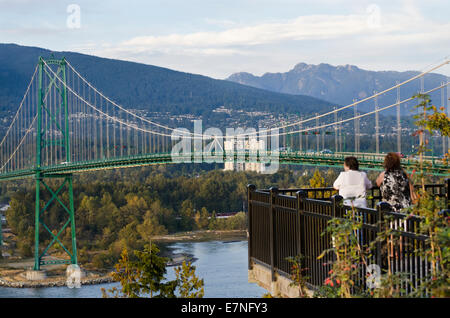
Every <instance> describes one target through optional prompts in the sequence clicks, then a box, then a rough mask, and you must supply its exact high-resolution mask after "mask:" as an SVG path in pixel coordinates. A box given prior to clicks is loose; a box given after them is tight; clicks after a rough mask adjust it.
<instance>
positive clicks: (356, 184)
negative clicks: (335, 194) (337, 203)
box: [333, 157, 372, 208]
mask: <svg viewBox="0 0 450 318" xmlns="http://www.w3.org/2000/svg"><path fill="white" fill-rule="evenodd" d="M358 168H359V164H358V160H357V159H356V158H355V157H347V158H345V160H344V170H345V171H344V172H341V173H340V174H339V177H338V178H337V179H336V181H334V183H333V187H334V188H335V189H336V190H339V195H341V196H342V197H343V198H344V204H345V205H351V204H352V202H353V206H355V207H360V208H366V207H367V201H366V190H369V189H371V188H372V182H370V180H369V179H368V178H367V174H366V173H365V172H362V171H359V170H358Z"/></svg>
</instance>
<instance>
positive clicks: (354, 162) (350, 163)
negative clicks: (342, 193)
mask: <svg viewBox="0 0 450 318" xmlns="http://www.w3.org/2000/svg"><path fill="white" fill-rule="evenodd" d="M344 162H345V165H346V166H347V167H349V168H350V170H358V169H359V163H358V159H356V157H347V158H345V159H344Z"/></svg>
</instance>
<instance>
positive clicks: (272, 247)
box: [269, 187, 278, 282]
mask: <svg viewBox="0 0 450 318" xmlns="http://www.w3.org/2000/svg"><path fill="white" fill-rule="evenodd" d="M269 190H270V270H271V275H272V281H273V282H274V281H275V253H276V250H275V220H274V218H275V207H274V203H275V198H276V197H277V196H278V188H276V187H272V188H270V189H269Z"/></svg>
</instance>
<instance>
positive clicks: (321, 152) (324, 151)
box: [320, 149, 334, 155]
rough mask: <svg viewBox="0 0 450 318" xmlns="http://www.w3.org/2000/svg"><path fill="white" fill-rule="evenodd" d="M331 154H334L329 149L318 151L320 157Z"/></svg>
mask: <svg viewBox="0 0 450 318" xmlns="http://www.w3.org/2000/svg"><path fill="white" fill-rule="evenodd" d="M333 153H334V152H333V151H331V150H330V149H323V150H321V151H320V154H321V155H331V154H333Z"/></svg>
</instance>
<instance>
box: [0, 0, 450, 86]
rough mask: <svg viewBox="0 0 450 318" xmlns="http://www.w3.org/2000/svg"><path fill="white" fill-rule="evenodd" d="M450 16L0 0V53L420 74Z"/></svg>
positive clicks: (273, 4)
mask: <svg viewBox="0 0 450 318" xmlns="http://www.w3.org/2000/svg"><path fill="white" fill-rule="evenodd" d="M449 12H450V1H448V0H427V1H419V0H400V1H394V0H390V1H384V0H383V1H374V0H369V1H366V0H358V1H348V0H347V1H344V0H276V1H275V0H221V1H218V0H202V1H200V0H164V1H162V0H161V1H160V0H148V1H138V0H127V1H123V0H122V1H119V0H97V1H92V0H69V1H66V0H0V43H16V44H19V45H27V46H37V47H42V48H47V49H50V50H54V51H74V52H79V53H85V54H91V55H96V56H100V57H107V58H115V59H122V60H128V61H134V62H140V63H145V64H151V65H157V66H161V67H166V68H170V69H174V70H178V71H183V72H189V73H195V74H202V75H206V76H210V77H213V78H219V79H224V78H226V77H228V76H229V75H231V74H232V73H235V72H249V73H252V74H255V75H258V76H260V75H262V74H264V73H266V72H286V71H289V70H290V69H292V68H293V67H294V66H295V65H296V64H298V63H300V62H303V63H308V64H320V63H329V64H332V65H346V64H352V65H356V66H358V67H360V68H363V69H367V70H376V71H381V70H396V71H405V70H418V71H420V70H425V69H427V68H428V67H430V66H432V65H435V64H437V63H439V62H442V61H443V60H445V59H446V58H447V59H449V58H450V18H449V16H448V13H449ZM438 72H439V73H442V74H445V75H448V76H450V65H449V66H446V67H445V68H442V69H440V70H439V71H438Z"/></svg>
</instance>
